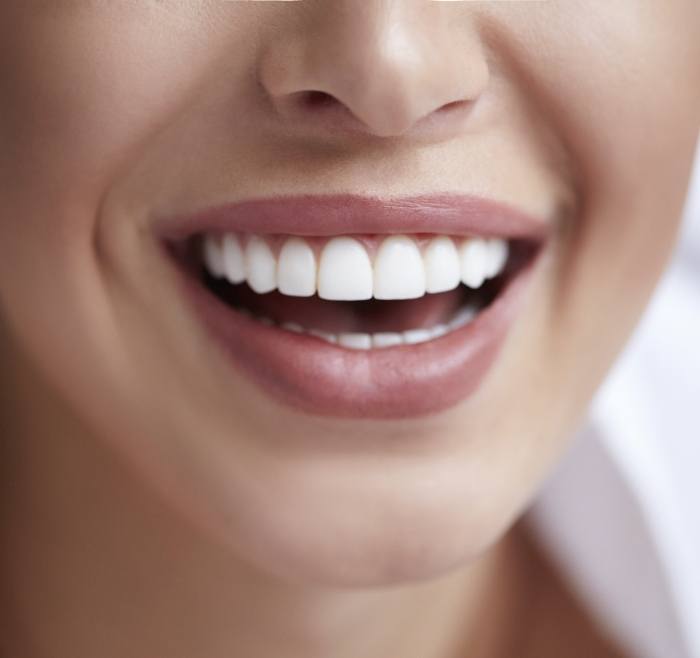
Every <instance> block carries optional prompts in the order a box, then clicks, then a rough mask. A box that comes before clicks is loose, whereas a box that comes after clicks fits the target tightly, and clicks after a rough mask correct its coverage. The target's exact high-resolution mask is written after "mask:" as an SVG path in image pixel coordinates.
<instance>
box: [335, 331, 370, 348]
mask: <svg viewBox="0 0 700 658" xmlns="http://www.w3.org/2000/svg"><path fill="white" fill-rule="evenodd" d="M338 345H341V346H342V347H348V348H350V349H353V350H368V349H370V348H371V347H372V337H371V336H370V335H369V334H359V333H358V334H340V335H339V336H338Z"/></svg>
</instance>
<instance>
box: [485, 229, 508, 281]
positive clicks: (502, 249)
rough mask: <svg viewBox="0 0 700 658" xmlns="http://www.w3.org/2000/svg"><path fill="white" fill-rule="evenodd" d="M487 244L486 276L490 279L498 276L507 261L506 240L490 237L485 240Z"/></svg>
mask: <svg viewBox="0 0 700 658" xmlns="http://www.w3.org/2000/svg"><path fill="white" fill-rule="evenodd" d="M486 244H487V246H488V253H489V255H488V266H487V267H486V277H487V278H489V279H491V278H493V277H495V276H498V275H499V274H500V273H501V272H502V271H503V268H504V267H505V265H506V262H507V261H508V242H507V241H506V240H501V239H500V238H491V239H490V240H487V241H486Z"/></svg>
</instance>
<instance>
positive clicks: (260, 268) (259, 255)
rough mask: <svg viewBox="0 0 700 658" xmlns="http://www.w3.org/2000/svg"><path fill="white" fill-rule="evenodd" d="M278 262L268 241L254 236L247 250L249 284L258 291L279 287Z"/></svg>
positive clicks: (246, 262) (246, 268)
mask: <svg viewBox="0 0 700 658" xmlns="http://www.w3.org/2000/svg"><path fill="white" fill-rule="evenodd" d="M276 269H277V263H276V261H275V257H274V255H273V253H272V250H271V249H270V247H268V245H267V242H265V240H263V239H262V238H259V237H257V236H255V235H254V236H252V237H251V238H250V240H249V241H248V245H247V247H246V250H245V270H246V275H247V278H248V285H249V286H250V287H251V288H252V289H253V290H254V291H255V292H257V293H260V294H263V293H266V292H271V291H272V290H274V289H275V288H276V287H277V276H276V272H275V270H276Z"/></svg>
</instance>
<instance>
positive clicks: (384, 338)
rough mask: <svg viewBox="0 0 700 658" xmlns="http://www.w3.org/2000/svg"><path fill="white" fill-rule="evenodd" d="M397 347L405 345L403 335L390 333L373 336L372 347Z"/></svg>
mask: <svg viewBox="0 0 700 658" xmlns="http://www.w3.org/2000/svg"><path fill="white" fill-rule="evenodd" d="M395 345H403V336H402V335H401V334H397V333H391V332H388V331H387V332H380V333H376V334H372V347H394V346H395Z"/></svg>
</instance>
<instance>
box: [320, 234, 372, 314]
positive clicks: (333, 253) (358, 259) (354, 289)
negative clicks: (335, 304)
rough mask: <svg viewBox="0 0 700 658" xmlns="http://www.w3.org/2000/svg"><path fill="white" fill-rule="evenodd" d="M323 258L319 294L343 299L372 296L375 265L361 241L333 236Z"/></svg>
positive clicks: (351, 299) (323, 296)
mask: <svg viewBox="0 0 700 658" xmlns="http://www.w3.org/2000/svg"><path fill="white" fill-rule="evenodd" d="M320 261H321V262H320V263H319V268H318V295H319V297H321V298H322V299H335V300H342V301H355V300H360V299H370V298H371V297H372V278H373V277H372V264H371V263H370V260H369V256H368V255H367V251H366V250H365V248H364V247H363V246H362V245H361V244H360V243H359V242H358V241H357V240H354V239H353V238H345V237H343V238H333V239H332V240H331V241H330V242H328V243H327V244H326V246H325V247H324V248H323V251H322V252H321V259H320Z"/></svg>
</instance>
